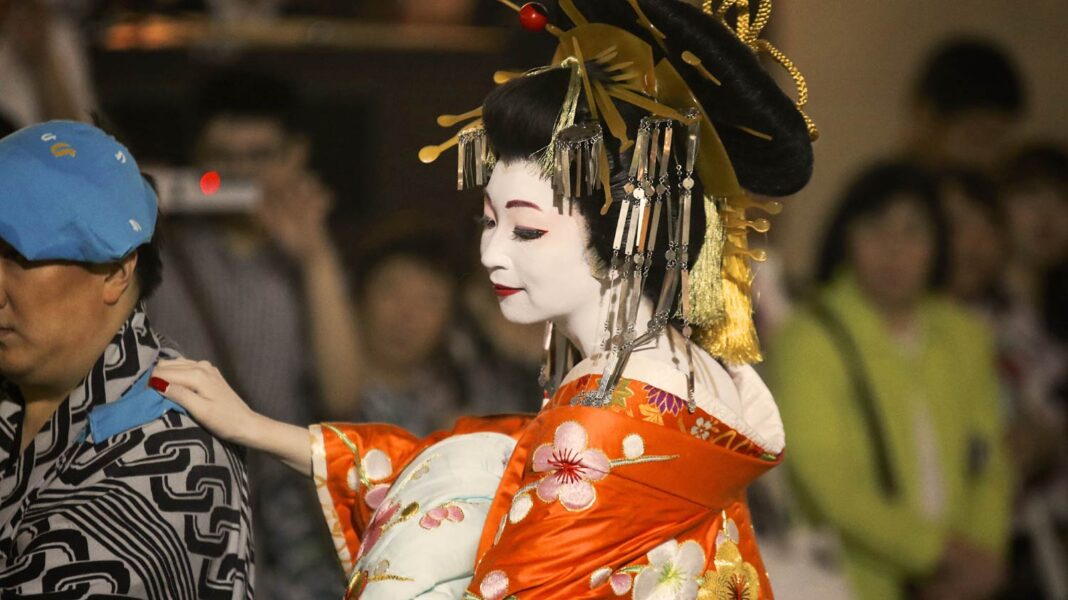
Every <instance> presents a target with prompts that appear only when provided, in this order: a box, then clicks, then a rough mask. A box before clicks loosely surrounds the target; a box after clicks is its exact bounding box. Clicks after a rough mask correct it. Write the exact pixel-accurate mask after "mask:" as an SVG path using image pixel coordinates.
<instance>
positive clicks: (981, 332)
mask: <svg viewBox="0 0 1068 600" xmlns="http://www.w3.org/2000/svg"><path fill="white" fill-rule="evenodd" d="M1026 107H1027V98H1026V86H1025V82H1024V81H1023V77H1022V75H1021V74H1020V73H1018V72H1017V70H1016V67H1015V66H1014V64H1013V62H1012V60H1011V58H1010V57H1009V56H1008V55H1006V54H1005V53H1004V52H1003V51H1002V50H1001V49H999V48H998V47H996V46H995V45H993V44H991V43H989V42H986V41H983V40H977V39H959V40H953V41H950V42H947V43H946V45H944V46H943V47H941V48H939V49H937V50H936V51H935V52H934V53H933V54H932V55H931V56H930V57H929V60H928V62H927V64H926V65H924V66H923V68H922V70H921V71H920V73H919V74H918V76H917V78H916V82H915V86H914V91H913V96H912V103H911V108H912V114H911V117H910V127H911V130H910V131H909V132H908V134H909V135H908V136H907V138H908V139H909V143H908V144H907V145H906V147H903V148H892V147H888V148H886V158H885V159H884V160H882V161H879V162H877V163H876V164H873V165H871V166H869V167H868V168H866V169H864V170H862V172H860V173H857V174H856V175H855V177H854V179H853V180H852V181H851V182H850V183H848V185H846V186H845V188H844V190H843V192H842V193H841V196H840V198H839V200H838V203H837V205H836V208H835V209H834V210H833V212H832V214H831V217H830V219H829V220H828V221H827V224H826V229H825V231H824V232H823V234H822V236H823V237H822V240H823V241H822V244H821V245H820V252H819V256H818V260H817V264H816V265H814V276H813V282H812V283H811V284H810V285H808V286H805V287H804V288H802V289H801V290H800V291H799V292H796V293H793V294H791V293H789V291H788V290H790V286H788V285H786V284H785V283H784V282H783V281H781V276H779V275H778V273H779V270H777V269H776V265H775V263H774V261H773V263H772V264H771V265H769V266H770V268H769V269H767V270H765V271H763V272H762V273H761V274H760V275H758V279H757V282H756V287H757V290H758V298H759V300H758V304H759V305H761V306H758V309H757V311H758V312H757V316H758V320H759V323H760V325H761V327H762V329H763V330H764V331H763V333H764V338H765V339H766V340H768V343H767V347H768V360H767V362H766V364H765V365H764V370H765V373H766V375H767V376H768V378H769V385H770V386H771V388H772V390H773V392H774V393H775V395H776V400H777V401H778V403H779V405H780V408H781V410H782V414H783V418H784V421H785V425H786V430H787V432H788V437H789V442H788V448H789V451H788V458H787V461H786V465H787V470H786V472H785V473H780V474H779V480H774V479H773V480H771V481H766V482H764V483H763V484H761V485H760V486H759V487H758V489H757V490H755V491H754V495H755V496H757V499H756V500H754V504H755V505H756V506H757V507H758V511H762V512H764V513H766V516H767V518H766V519H764V520H763V522H764V523H765V525H767V526H768V528H769V532H768V533H767V537H768V538H770V539H771V540H777V541H771V542H770V543H768V544H766V553H767V554H768V555H770V556H769V562H770V563H772V564H769V571H770V572H771V573H773V574H774V573H775V572H776V571H777V570H778V571H779V572H780V580H782V579H783V578H789V579H792V580H793V581H791V582H790V583H787V584H786V586H785V587H786V588H787V589H804V588H805V587H806V583H808V584H809V585H808V586H807V587H808V588H809V592H807V595H805V594H804V593H798V594H795V595H789V596H784V597H795V596H796V597H799V598H800V597H805V598H808V597H811V598H835V597H839V598H850V597H856V598H893V597H897V596H895V593H896V590H900V589H906V590H910V593H909V594H908V595H909V596H911V597H915V598H932V599H933V598H1058V599H1059V598H1065V597H1068V579H1066V575H1065V574H1066V573H1068V554H1066V549H1068V546H1066V542H1068V436H1066V433H1068V431H1066V425H1068V421H1066V414H1065V409H1066V405H1065V402H1066V399H1068V337H1066V330H1065V317H1066V315H1068V310H1066V308H1068V298H1066V297H1065V285H1066V282H1068V277H1066V271H1065V269H1066V267H1068V153H1066V151H1068V149H1066V148H1065V146H1064V144H1063V143H1061V142H1057V141H1052V140H1035V141H1026V142H1024V143H1022V144H1020V142H1018V141H1017V139H1018V137H1019V136H1017V135H1015V131H1014V129H1015V128H1016V127H1018V125H1019V123H1020V121H1021V120H1022V117H1023V115H1024V114H1025V111H1026ZM784 476H786V477H784ZM756 523H757V526H758V528H759V527H760V525H761V523H762V520H761V518H760V516H758V517H757V518H756ZM813 582H818V583H819V585H816V586H813V585H812V583H813Z"/></svg>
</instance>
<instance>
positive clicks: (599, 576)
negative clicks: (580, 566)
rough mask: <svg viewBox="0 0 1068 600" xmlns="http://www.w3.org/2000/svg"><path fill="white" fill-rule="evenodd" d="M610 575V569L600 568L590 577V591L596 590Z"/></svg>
mask: <svg viewBox="0 0 1068 600" xmlns="http://www.w3.org/2000/svg"><path fill="white" fill-rule="evenodd" d="M611 575H612V567H601V568H600V569H597V570H596V571H594V572H593V573H592V574H591V575H590V589H591V590H592V589H594V588H598V587H600V586H602V585H604V583H605V582H606V581H608V578H609V577H610V576H611Z"/></svg>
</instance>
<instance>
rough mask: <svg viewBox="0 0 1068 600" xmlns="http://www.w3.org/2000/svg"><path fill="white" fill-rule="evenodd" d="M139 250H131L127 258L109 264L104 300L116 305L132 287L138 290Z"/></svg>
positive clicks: (135, 290) (105, 278) (105, 279)
mask: <svg viewBox="0 0 1068 600" xmlns="http://www.w3.org/2000/svg"><path fill="white" fill-rule="evenodd" d="M136 271H137V252H131V253H130V254H128V255H127V256H126V258H124V259H122V260H120V261H119V262H116V263H111V264H110V265H108V266H107V272H106V276H105V277H104V302H105V303H106V304H108V305H109V306H110V305H114V304H116V303H118V301H119V300H121V299H122V297H123V295H124V294H125V293H126V291H127V290H130V289H131V288H133V289H132V291H133V292H134V293H136V292H137V289H136V288H137V275H136Z"/></svg>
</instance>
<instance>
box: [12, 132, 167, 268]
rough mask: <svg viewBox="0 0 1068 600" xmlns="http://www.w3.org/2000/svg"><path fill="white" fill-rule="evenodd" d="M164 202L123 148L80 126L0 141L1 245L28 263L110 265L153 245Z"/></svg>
mask: <svg viewBox="0 0 1068 600" xmlns="http://www.w3.org/2000/svg"><path fill="white" fill-rule="evenodd" d="M157 206H158V200H157V198H156V193H155V192H154V191H153V190H152V187H151V186H150V185H149V184H148V181H146V180H145V179H144V177H142V175H141V170H140V169H139V168H138V167H137V162H136V161H135V160H134V157H133V156H132V155H131V154H130V151H129V150H127V149H126V147H125V146H123V145H122V144H120V143H119V142H118V141H116V140H115V138H113V137H111V136H110V135H108V134H106V133H104V132H103V131H101V130H100V129H97V128H96V127H93V126H92V125H87V124H85V123H76V122H74V121H49V122H47V123H40V124H37V125H31V126H29V127H26V128H24V129H20V130H19V131H16V132H15V133H13V134H11V135H9V136H7V137H5V138H4V139H2V140H0V239H3V240H4V241H6V242H7V243H8V244H10V245H11V246H12V247H13V248H15V250H17V251H18V252H19V254H21V255H22V256H24V257H25V258H26V259H27V260H31V261H38V260H70V261H75V262H84V263H107V262H113V261H116V260H119V259H121V258H123V257H125V256H126V255H127V254H129V253H130V252H131V251H133V250H134V249H136V248H137V247H138V246H140V245H142V244H144V243H147V242H148V241H149V240H151V239H152V234H153V233H154V232H155V230H156V214H157Z"/></svg>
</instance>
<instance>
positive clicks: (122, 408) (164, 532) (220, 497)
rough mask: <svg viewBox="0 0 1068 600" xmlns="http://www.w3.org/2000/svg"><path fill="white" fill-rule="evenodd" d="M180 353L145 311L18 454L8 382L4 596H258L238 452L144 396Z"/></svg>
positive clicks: (16, 417) (2, 398)
mask: <svg viewBox="0 0 1068 600" xmlns="http://www.w3.org/2000/svg"><path fill="white" fill-rule="evenodd" d="M174 356H176V354H175V353H174V352H173V351H171V350H167V349H163V350H161V348H160V340H159V338H158V337H157V336H156V335H155V333H153V332H152V330H151V329H150V327H149V324H148V321H147V319H146V318H145V314H144V312H142V311H141V310H140V309H138V310H137V311H135V312H134V314H133V315H132V316H131V318H130V319H129V320H128V321H127V322H126V324H125V325H124V326H123V327H122V329H120V330H119V332H118V333H117V334H116V335H115V337H114V339H113V340H112V342H111V343H110V344H109V345H108V347H107V349H106V350H105V351H104V353H103V356H101V357H100V359H99V360H98V361H97V363H96V365H95V366H94V367H93V368H92V370H91V371H90V372H89V374H88V375H87V376H86V378H85V379H84V380H83V381H82V383H81V384H80V385H79V386H78V387H77V388H75V390H74V391H73V392H72V393H71V394H70V396H69V397H68V398H67V399H66V400H65V401H64V402H63V404H62V405H61V406H60V407H59V409H58V410H56V412H55V414H53V415H52V418H51V420H50V421H49V422H48V423H46V424H45V426H44V427H43V428H42V429H41V431H40V432H39V433H38V434H37V435H36V436H35V437H34V439H33V441H32V442H31V443H30V444H29V446H28V447H27V448H26V450H25V451H23V452H21V453H20V452H19V446H20V438H21V429H22V420H23V410H24V407H23V402H22V400H21V399H20V396H19V393H18V390H17V389H16V387H15V386H14V385H13V384H11V383H10V382H6V381H5V380H4V379H3V378H2V377H0V597H2V598H40V599H43V598H151V599H161V600H162V599H167V600H186V599H189V600H194V599H205V598H218V599H223V598H226V599H251V598H252V597H253V590H252V575H253V558H252V534H251V531H252V530H251V516H250V514H249V504H248V483H247V477H246V473H245V465H244V461H243V459H242V456H241V454H240V451H239V450H238V449H237V448H236V447H234V446H231V445H229V444H226V443H223V442H221V441H220V440H218V439H216V438H214V437H212V436H211V435H210V434H209V433H208V432H207V431H205V430H204V429H201V428H200V427H199V426H198V425H197V424H196V423H194V422H193V420H192V419H190V418H189V417H188V416H186V415H184V414H181V413H180V412H177V411H174V410H166V411H165V409H166V406H165V404H166V403H165V401H164V400H163V399H162V398H161V397H159V396H156V397H155V400H156V401H157V404H156V405H153V406H152V407H149V408H146V406H145V403H146V402H148V403H151V398H152V396H151V394H145V393H136V392H138V390H139V389H140V390H142V391H143V386H144V382H145V380H146V379H147V376H148V372H149V371H150V370H151V369H152V367H153V366H154V365H155V363H156V361H157V359H158V358H160V357H164V358H172V357H174ZM146 399H147V400H146ZM120 401H121V402H125V403H126V404H122V405H120V404H119V402H120ZM101 409H103V410H101ZM153 410H155V411H156V412H158V413H160V414H155V413H153ZM94 411H95V412H94ZM104 414H107V415H108V416H107V418H106V419H101V418H100V417H101V415H104ZM91 415H93V416H91ZM146 415H148V416H146ZM105 425H106V427H105ZM97 426H99V427H97Z"/></svg>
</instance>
